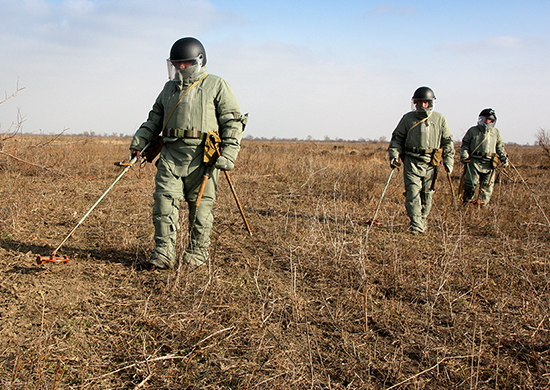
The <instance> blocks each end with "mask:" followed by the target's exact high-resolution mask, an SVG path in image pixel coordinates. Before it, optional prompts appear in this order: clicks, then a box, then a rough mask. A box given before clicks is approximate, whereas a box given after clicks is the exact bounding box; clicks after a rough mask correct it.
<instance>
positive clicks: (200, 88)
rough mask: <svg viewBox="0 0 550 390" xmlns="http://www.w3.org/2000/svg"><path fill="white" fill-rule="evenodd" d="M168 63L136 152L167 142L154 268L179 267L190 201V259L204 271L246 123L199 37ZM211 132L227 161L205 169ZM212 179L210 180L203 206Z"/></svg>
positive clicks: (181, 45) (177, 49)
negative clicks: (221, 193)
mask: <svg viewBox="0 0 550 390" xmlns="http://www.w3.org/2000/svg"><path fill="white" fill-rule="evenodd" d="M167 61H168V68H169V81H168V82H167V83H166V84H165V85H164V89H163V90H162V91H161V92H160V94H159V96H158V97H157V99H156V101H155V103H154V105H153V107H152V109H151V111H150V112H149V116H148V118H147V121H146V122H144V123H143V124H142V125H141V127H140V128H139V129H138V130H137V131H136V133H135V135H134V138H133V139H132V142H131V144H130V150H131V153H132V156H136V155H137V156H138V157H139V156H140V152H141V151H142V150H143V149H144V147H145V146H146V145H147V144H148V143H149V142H150V141H152V140H153V139H154V138H155V137H156V136H157V135H160V137H162V138H161V139H162V141H163V143H164V145H163V147H162V150H161V151H160V156H159V159H158V161H157V163H156V165H157V169H158V170H157V174H156V177H155V193H154V194H153V197H154V206H153V224H154V227H155V235H154V239H155V248H154V249H153V251H152V253H151V255H150V257H149V260H148V263H146V265H148V266H151V267H158V268H173V267H174V266H175V264H176V239H177V231H178V229H179V207H180V203H181V201H182V200H185V201H186V202H187V206H188V211H189V242H188V245H187V248H186V249H185V253H184V255H183V259H184V261H185V262H186V263H188V264H189V265H190V266H191V267H192V268H195V267H200V266H202V265H204V264H205V263H206V261H207V260H208V258H209V252H208V247H209V246H210V233H211V230H212V225H213V221H214V218H213V215H212V206H213V205H214V201H215V199H216V188H217V184H218V177H219V170H226V171H230V170H232V169H233V167H234V163H235V160H236V158H237V154H238V152H239V150H240V141H241V138H242V133H243V122H244V121H245V117H244V116H243V115H242V114H241V111H240V109H239V105H238V104H237V99H236V98H235V95H234V94H233V92H232V90H231V87H230V86H229V84H228V83H227V82H226V81H225V80H223V79H222V78H221V77H218V76H214V75H211V74H208V73H207V72H206V51H205V49H204V47H203V45H202V43H201V42H200V41H198V40H197V39H195V38H191V37H187V38H181V39H179V40H177V41H176V42H175V43H174V44H173V45H172V48H171V50H170V58H169V59H168V60H167ZM208 132H215V133H217V135H218V136H219V138H221V143H220V150H221V151H220V156H219V157H218V158H217V160H216V161H215V165H214V166H213V167H210V166H209V165H207V164H204V162H203V154H204V151H205V143H206V140H207V133H208ZM145 153H147V151H145ZM205 174H206V177H208V181H206V187H205V188H204V193H203V194H202V198H200V199H199V202H200V204H199V205H198V206H197V204H198V203H199V202H197V197H198V194H199V187H201V182H202V179H203V177H205ZM205 180H206V179H205ZM195 202H197V204H196V203H195Z"/></svg>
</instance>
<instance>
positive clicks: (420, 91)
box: [412, 87, 435, 101]
mask: <svg viewBox="0 0 550 390" xmlns="http://www.w3.org/2000/svg"><path fill="white" fill-rule="evenodd" d="M412 100H430V101H433V100H435V94H434V91H432V89H431V88H429V87H420V88H417V89H416V91H414V94H413V97H412Z"/></svg>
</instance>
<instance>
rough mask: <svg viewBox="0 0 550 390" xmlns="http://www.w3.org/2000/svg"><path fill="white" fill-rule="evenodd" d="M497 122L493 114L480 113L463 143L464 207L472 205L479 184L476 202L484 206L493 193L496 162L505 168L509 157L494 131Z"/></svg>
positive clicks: (461, 149) (495, 130) (488, 110)
mask: <svg viewBox="0 0 550 390" xmlns="http://www.w3.org/2000/svg"><path fill="white" fill-rule="evenodd" d="M496 121H497V117H496V114H495V111H494V110H493V109H492V108H486V109H484V110H482V111H481V113H480V114H479V118H478V124H477V126H473V127H470V128H469V129H468V131H467V132H466V134H465V135H464V138H463V139H462V147H461V148H460V161H461V162H462V163H463V164H464V194H463V196H462V200H463V202H464V204H467V203H468V202H471V201H472V199H473V198H474V195H475V190H476V187H477V186H478V184H479V202H480V203H481V204H487V203H488V202H489V200H490V199H491V195H492V193H493V186H494V183H495V174H494V170H495V168H496V166H497V163H498V161H500V162H501V163H503V166H504V167H507V166H508V155H507V154H506V151H505V150H504V140H503V139H502V135H501V134H500V131H499V130H498V129H497V128H496V127H494V126H495V123H496Z"/></svg>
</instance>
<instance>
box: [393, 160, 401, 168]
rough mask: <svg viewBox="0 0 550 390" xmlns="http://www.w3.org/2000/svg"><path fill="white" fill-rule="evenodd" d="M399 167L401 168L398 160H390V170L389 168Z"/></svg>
mask: <svg viewBox="0 0 550 390" xmlns="http://www.w3.org/2000/svg"><path fill="white" fill-rule="evenodd" d="M400 166H401V163H400V162H399V160H398V159H396V158H392V159H391V160H390V168H391V169H395V168H399V167H400Z"/></svg>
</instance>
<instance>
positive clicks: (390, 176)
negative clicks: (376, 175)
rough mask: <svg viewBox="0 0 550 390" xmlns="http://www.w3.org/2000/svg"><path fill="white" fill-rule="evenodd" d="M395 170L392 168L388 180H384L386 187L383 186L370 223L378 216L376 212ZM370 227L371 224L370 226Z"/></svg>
mask: <svg viewBox="0 0 550 390" xmlns="http://www.w3.org/2000/svg"><path fill="white" fill-rule="evenodd" d="M396 169H397V167H396V168H392V169H391V171H390V175H389V176H388V180H386V185H385V186H384V190H382V195H380V200H379V201H378V206H376V211H375V212H374V216H373V217H372V219H371V221H376V217H377V215H378V211H379V210H380V205H382V200H383V199H384V195H386V191H387V189H388V186H389V185H390V181H391V178H392V176H393V172H395V170H396ZM371 226H372V224H371Z"/></svg>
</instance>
